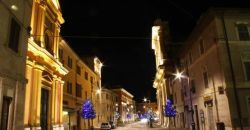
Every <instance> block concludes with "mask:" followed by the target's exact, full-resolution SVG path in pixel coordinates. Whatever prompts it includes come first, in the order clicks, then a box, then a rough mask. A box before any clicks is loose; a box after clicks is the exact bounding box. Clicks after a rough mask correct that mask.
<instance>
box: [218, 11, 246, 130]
mask: <svg viewBox="0 0 250 130" xmlns="http://www.w3.org/2000/svg"><path fill="white" fill-rule="evenodd" d="M221 20H222V25H223V31H224V36H225V41H226V49H227V55H228V60H229V67H230V73H231V75H232V82H233V92H234V97H235V102H236V111H237V112H238V116H239V122H240V130H243V126H242V117H241V107H240V103H239V96H238V92H237V88H236V80H235V73H234V69H233V63H232V56H231V53H230V46H229V43H228V35H227V30H226V25H225V19H224V12H223V14H222V15H221ZM235 127H236V126H235Z"/></svg>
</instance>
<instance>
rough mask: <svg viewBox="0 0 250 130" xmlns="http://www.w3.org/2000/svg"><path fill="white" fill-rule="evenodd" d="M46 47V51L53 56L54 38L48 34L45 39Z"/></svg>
mask: <svg viewBox="0 0 250 130" xmlns="http://www.w3.org/2000/svg"><path fill="white" fill-rule="evenodd" d="M44 46H45V49H46V50H47V51H48V52H49V53H50V54H53V45H52V37H51V36H50V35H49V33H48V32H46V33H45V37H44Z"/></svg>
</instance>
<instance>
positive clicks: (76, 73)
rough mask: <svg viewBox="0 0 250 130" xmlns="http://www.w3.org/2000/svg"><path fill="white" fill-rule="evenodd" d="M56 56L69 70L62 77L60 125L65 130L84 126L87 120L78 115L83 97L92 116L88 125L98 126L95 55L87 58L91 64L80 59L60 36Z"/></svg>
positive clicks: (98, 64) (98, 66)
mask: <svg viewBox="0 0 250 130" xmlns="http://www.w3.org/2000/svg"><path fill="white" fill-rule="evenodd" d="M59 59H60V61H61V63H62V64H63V66H64V67H65V68H67V69H68V70H69V73H68V74H67V75H66V76H64V77H63V81H65V84H64V89H63V113H64V116H63V124H64V128H65V129H67V130H74V129H88V127H89V126H88V120H87V119H83V118H82V107H83V103H84V101H85V100H87V99H88V100H91V101H92V103H93V105H94V110H95V112H96V118H95V119H94V120H93V121H92V120H90V123H91V124H90V126H92V125H93V126H94V127H98V126H99V121H98V117H99V116H100V115H99V114H101V112H99V111H100V109H99V107H101V104H100V103H101V100H100V99H101V95H100V94H101V93H100V92H101V67H102V63H101V62H100V60H99V59H98V58H97V57H95V58H91V59H92V63H93V64H91V66H90V65H89V64H87V63H86V62H84V60H83V59H82V58H80V57H79V56H78V55H77V54H76V53H75V52H74V51H73V50H72V49H71V48H70V46H69V45H68V43H67V42H66V41H65V40H64V39H62V38H61V40H60V46H59Z"/></svg>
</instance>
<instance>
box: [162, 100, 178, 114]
mask: <svg viewBox="0 0 250 130" xmlns="http://www.w3.org/2000/svg"><path fill="white" fill-rule="evenodd" d="M164 114H165V116H166V117H175V116H176V110H175V108H174V107H173V102H172V100H170V99H167V104H166V105H165V109H164Z"/></svg>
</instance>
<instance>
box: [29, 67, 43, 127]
mask: <svg viewBox="0 0 250 130" xmlns="http://www.w3.org/2000/svg"><path fill="white" fill-rule="evenodd" d="M42 71H43V67H42V66H40V65H35V66H34V68H33V76H32V77H33V79H32V81H31V82H32V86H31V87H32V89H31V93H30V98H31V103H32V106H31V107H30V108H31V110H30V111H31V112H30V123H31V124H30V125H31V127H32V129H34V130H36V129H40V105H41V85H42Z"/></svg>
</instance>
